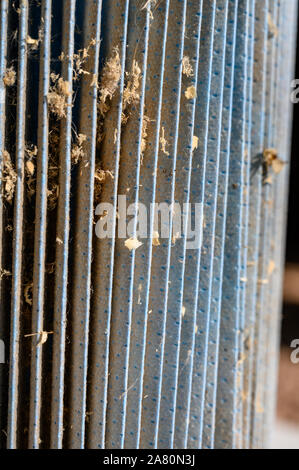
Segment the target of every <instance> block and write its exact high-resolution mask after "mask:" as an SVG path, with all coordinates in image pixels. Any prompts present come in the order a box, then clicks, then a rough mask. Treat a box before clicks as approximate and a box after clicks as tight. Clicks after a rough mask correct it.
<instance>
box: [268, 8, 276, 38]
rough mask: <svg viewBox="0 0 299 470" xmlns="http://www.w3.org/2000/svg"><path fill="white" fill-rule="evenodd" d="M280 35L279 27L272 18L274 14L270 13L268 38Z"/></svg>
mask: <svg viewBox="0 0 299 470" xmlns="http://www.w3.org/2000/svg"><path fill="white" fill-rule="evenodd" d="M277 36H278V28H277V26H276V24H275V23H274V22H273V20H272V16H271V15H270V13H268V38H269V39H272V38H274V37H275V38H276V37H277Z"/></svg>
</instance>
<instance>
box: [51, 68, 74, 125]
mask: <svg viewBox="0 0 299 470" xmlns="http://www.w3.org/2000/svg"><path fill="white" fill-rule="evenodd" d="M50 78H51V82H52V85H51V86H50V91H49V93H48V95H47V100H48V106H49V110H50V112H51V113H53V114H54V115H55V116H56V117H58V118H59V119H61V118H63V117H65V116H66V110H67V107H68V97H69V96H71V95H72V92H71V91H70V83H69V82H68V81H66V80H63V78H62V77H60V76H59V75H56V74H55V73H51V75H50Z"/></svg>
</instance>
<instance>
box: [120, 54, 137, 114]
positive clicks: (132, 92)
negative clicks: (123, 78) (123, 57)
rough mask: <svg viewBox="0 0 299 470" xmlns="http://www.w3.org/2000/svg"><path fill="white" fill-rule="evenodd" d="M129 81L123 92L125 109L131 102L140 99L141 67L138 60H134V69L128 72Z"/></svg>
mask: <svg viewBox="0 0 299 470" xmlns="http://www.w3.org/2000/svg"><path fill="white" fill-rule="evenodd" d="M126 75H127V78H128V82H127V85H126V86H125V88H124V92H123V109H124V110H125V109H126V107H127V106H128V105H130V104H134V103H137V102H138V101H139V99H140V95H139V91H138V90H139V86H140V77H141V69H140V67H139V65H138V63H137V61H136V60H133V66H132V71H131V72H130V73H127V74H126Z"/></svg>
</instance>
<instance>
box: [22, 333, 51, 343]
mask: <svg viewBox="0 0 299 470" xmlns="http://www.w3.org/2000/svg"><path fill="white" fill-rule="evenodd" d="M53 333H54V331H40V332H39V333H30V334H28V335H24V337H25V338H29V337H30V336H39V339H38V341H37V343H36V346H41V345H42V344H45V343H46V341H47V339H48V335H52V334H53Z"/></svg>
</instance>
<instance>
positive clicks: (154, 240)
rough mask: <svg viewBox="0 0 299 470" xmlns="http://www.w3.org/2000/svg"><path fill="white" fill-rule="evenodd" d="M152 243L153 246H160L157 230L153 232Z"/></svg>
mask: <svg viewBox="0 0 299 470" xmlns="http://www.w3.org/2000/svg"><path fill="white" fill-rule="evenodd" d="M152 245H153V246H160V241H159V232H157V231H154V232H153V238H152Z"/></svg>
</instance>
